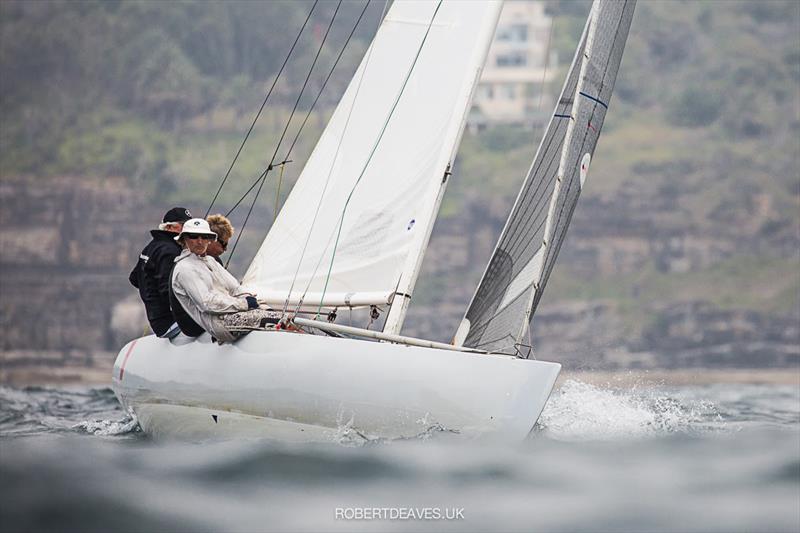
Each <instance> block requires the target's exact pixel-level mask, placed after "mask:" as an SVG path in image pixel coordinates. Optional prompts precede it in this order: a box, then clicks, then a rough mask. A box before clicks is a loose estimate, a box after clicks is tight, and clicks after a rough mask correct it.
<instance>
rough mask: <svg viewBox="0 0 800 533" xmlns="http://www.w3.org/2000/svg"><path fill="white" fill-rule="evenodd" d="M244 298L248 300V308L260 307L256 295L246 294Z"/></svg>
mask: <svg viewBox="0 0 800 533" xmlns="http://www.w3.org/2000/svg"><path fill="white" fill-rule="evenodd" d="M244 299H245V300H247V308H248V309H258V300H256V297H255V296H245V297H244Z"/></svg>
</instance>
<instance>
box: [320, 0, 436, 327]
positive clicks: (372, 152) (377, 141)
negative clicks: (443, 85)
mask: <svg viewBox="0 0 800 533" xmlns="http://www.w3.org/2000/svg"><path fill="white" fill-rule="evenodd" d="M440 7H442V0H439V3H438V4H437V5H436V9H435V10H434V11H433V16H432V17H431V20H430V22H429V23H428V27H427V29H426V30H425V35H424V36H423V37H422V41H421V42H420V44H419V48H417V53H416V55H415V56H414V61H413V62H412V63H411V67H410V68H409V69H408V72H407V73H406V78H405V79H404V80H403V85H402V86H401V87H400V92H399V93H398V94H397V98H395V100H394V103H393V104H392V108H391V109H390V110H389V115H388V116H387V117H386V120H385V121H384V123H383V127H382V128H381V131H380V133H379V134H378V138H377V139H375V143H374V144H373V146H372V149H371V150H370V152H369V156H368V157H367V161H366V162H365V163H364V167H363V168H362V169H361V173H360V174H359V175H358V178H357V179H356V181H355V183H354V184H353V188H352V189H350V194H348V195H347V200H345V203H344V207H343V208H342V215H341V216H340V217H339V230H338V231H337V233H336V240H335V241H334V243H333V253H332V254H331V262H330V264H329V266H328V273H327V274H326V276H325V285H324V287H323V288H322V295H320V300H319V307H317V314H316V317H319V314H320V312H321V310H322V302H323V299H324V298H325V292H326V291H327V290H328V282H329V281H330V279H331V271H332V270H333V261H334V259H335V258H336V248H337V247H338V245H339V238H340V237H341V235H342V226H344V216H345V214H346V213H347V207H348V205H349V204H350V200H351V199H352V198H353V193H355V191H356V187H358V184H359V183H360V182H361V178H363V177H364V173H365V172H366V171H367V167H369V164H370V162H371V161H372V157H373V156H374V155H375V151H376V150H377V149H378V145H379V144H380V142H381V139H382V138H383V134H384V133H385V132H386V128H387V127H388V126H389V121H390V120H391V119H392V116H393V115H394V111H395V109H397V104H398V103H399V102H400V98H401V97H402V96H403V93H404V92H405V88H406V85H407V84H408V80H409V79H410V78H411V73H412V72H414V67H415V66H416V64H417V61H418V60H419V56H420V54H421V53H422V49H423V47H424V46H425V42H426V41H427V40H428V35H430V32H431V27H433V21H434V20H435V19H436V14H437V13H438V12H439V8H440Z"/></svg>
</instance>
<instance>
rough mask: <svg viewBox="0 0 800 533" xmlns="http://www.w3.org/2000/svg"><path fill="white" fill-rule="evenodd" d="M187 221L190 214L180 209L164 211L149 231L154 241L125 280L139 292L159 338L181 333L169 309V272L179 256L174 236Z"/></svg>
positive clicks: (149, 319)
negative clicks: (160, 220) (155, 227)
mask: <svg viewBox="0 0 800 533" xmlns="http://www.w3.org/2000/svg"><path fill="white" fill-rule="evenodd" d="M190 218H192V214H191V213H189V210H188V209H186V208H183V207H173V208H172V209H170V210H169V211H167V214H165V215H164V218H163V220H162V223H161V224H159V226H158V229H155V230H152V231H150V235H152V236H153V240H152V241H150V243H149V244H148V245H147V246H145V247H144V250H142V253H141V254H139V261H138V262H137V263H136V266H135V267H134V268H133V270H132V271H131V275H130V276H129V277H128V279H129V280H130V282H131V285H133V286H134V287H136V288H137V289H139V296H141V298H142V301H143V302H144V307H145V309H146V310H147V320H148V321H149V322H150V327H151V328H153V332H155V334H156V335H158V336H159V337H172V336H174V335H173V334H177V333H178V332H179V331H180V330H179V329H178V325H177V324H176V323H175V318H174V317H173V316H172V311H170V307H169V284H170V271H171V270H172V266H173V263H174V262H175V258H176V257H177V256H178V255H179V254H180V253H181V246H180V245H179V244H178V243H177V242H175V236H176V235H177V234H179V233H180V232H181V230H182V229H183V223H184V222H186V221H187V220H189V219H190Z"/></svg>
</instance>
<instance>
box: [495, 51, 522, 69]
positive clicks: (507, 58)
mask: <svg viewBox="0 0 800 533" xmlns="http://www.w3.org/2000/svg"><path fill="white" fill-rule="evenodd" d="M495 64H496V65H497V66H498V67H524V66H526V65H527V64H528V56H527V54H525V52H506V53H504V54H497V58H496V59H495Z"/></svg>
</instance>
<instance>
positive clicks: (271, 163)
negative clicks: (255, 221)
mask: <svg viewBox="0 0 800 533" xmlns="http://www.w3.org/2000/svg"><path fill="white" fill-rule="evenodd" d="M340 7H342V0H339V2H338V3H337V4H336V9H335V10H334V12H333V16H332V17H331V21H330V22H329V23H328V28H327V29H326V30H325V35H324V36H323V37H322V42H320V43H319V48H318V49H317V53H316V55H314V61H312V62H311V67H310V68H309V69H308V74H307V75H306V79H305V81H303V86H302V87H301V88H300V93H299V94H298V95H297V99H296V100H295V102H294V107H293V108H292V112H291V114H290V115H289V119H288V120H287V121H286V126H284V128H283V132H282V133H281V136H280V139H278V143H277V144H276V145H275V151H274V152H273V153H272V158H271V159H270V161H269V164H268V165H267V168H266V169H264V172H262V173H261V177H260V178H259V180H260V181H261V183H260V185H259V186H258V190H257V191H256V194H255V196H254V197H253V201H252V202H251V204H250V209H249V210H248V211H247V215H246V216H245V218H244V222H242V228H241V229H240V230H239V235H238V236H237V237H236V241H235V242H234V243H233V249H232V250H231V252H230V253H229V254H228V261H227V262H226V263H225V267H226V268H227V266H228V265H229V264H230V262H231V259H232V258H233V254H234V252H235V251H236V246H237V245H238V244H239V241H240V240H241V238H242V235H243V234H244V230H245V228H246V227H247V222H248V221H249V220H250V215H251V214H252V213H253V208H254V207H255V205H256V201H257V200H258V196H259V194H261V189H262V188H263V187H264V183H266V181H267V174H268V173H269V171H270V170H272V169H273V168H274V163H275V157H276V156H277V155H278V150H280V148H281V144H282V143H283V139H284V138H285V136H286V132H287V131H288V129H289V126H290V125H291V123H292V119H293V118H294V114H295V112H296V111H297V106H298V105H299V104H300V99H301V98H302V97H303V93H304V92H305V89H306V86H307V85H308V80H309V79H311V74H312V73H313V72H314V67H315V66H316V64H317V60H318V59H319V56H320V54H321V53H322V48H323V47H324V46H325V42H326V41H327V40H328V35H329V34H330V32H331V28H332V27H333V23H334V21H335V20H336V15H337V14H338V13H339V8H340ZM285 163H286V161H283V162H281V163H279V165H284V164H285ZM251 189H252V188H251Z"/></svg>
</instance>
